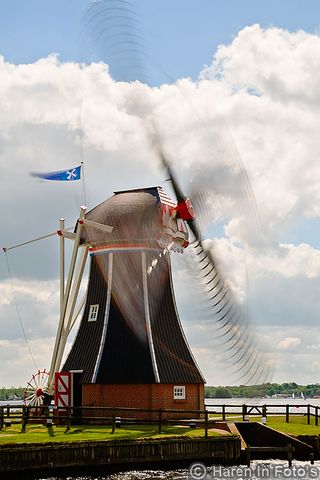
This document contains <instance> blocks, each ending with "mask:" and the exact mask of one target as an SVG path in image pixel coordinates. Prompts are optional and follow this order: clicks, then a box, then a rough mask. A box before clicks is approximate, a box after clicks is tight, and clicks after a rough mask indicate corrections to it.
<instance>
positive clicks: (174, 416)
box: [0, 405, 215, 437]
mask: <svg viewBox="0 0 320 480" xmlns="http://www.w3.org/2000/svg"><path fill="white" fill-rule="evenodd" d="M181 414H183V416H184V417H186V416H187V419H186V418H181ZM35 422H37V423H43V424H45V425H46V426H47V427H51V426H52V425H53V424H60V425H61V424H62V425H66V429H67V430H70V428H71V424H81V423H82V424H86V423H88V424H96V425H111V426H112V433H114V431H115V430H116V428H117V427H120V426H121V425H137V424H140V425H148V424H156V425H157V426H158V433H161V432H162V427H163V426H164V425H173V424H174V425H182V426H188V427H190V428H196V427H201V428H204V434H205V437H207V436H208V429H209V428H210V426H212V424H213V423H214V422H215V420H213V419H210V418H209V411H208V410H178V409H161V408H160V409H156V410H155V409H142V408H123V407H119V408H113V407H91V406H82V407H76V408H75V407H56V406H50V407H44V406H41V407H32V406H27V405H2V406H0V430H1V429H3V428H4V427H8V426H11V425H12V424H21V432H22V433H24V432H25V431H26V427H27V425H28V424H29V423H35Z"/></svg>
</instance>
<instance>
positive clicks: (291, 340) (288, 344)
mask: <svg viewBox="0 0 320 480" xmlns="http://www.w3.org/2000/svg"><path fill="white" fill-rule="evenodd" d="M298 345H301V340H300V338H297V337H286V338H284V339H283V340H281V342H279V343H278V347H279V348H281V349H282V350H288V349H292V348H295V347H298Z"/></svg>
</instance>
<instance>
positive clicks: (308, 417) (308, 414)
mask: <svg viewBox="0 0 320 480" xmlns="http://www.w3.org/2000/svg"><path fill="white" fill-rule="evenodd" d="M307 423H308V425H310V403H308V405H307Z"/></svg>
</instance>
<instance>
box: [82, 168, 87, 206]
mask: <svg viewBox="0 0 320 480" xmlns="http://www.w3.org/2000/svg"><path fill="white" fill-rule="evenodd" d="M81 170H82V172H81V173H82V188H83V198H84V205H87V203H88V202H87V192H86V183H85V180H84V162H83V160H82V161H81Z"/></svg>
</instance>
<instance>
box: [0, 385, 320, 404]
mask: <svg viewBox="0 0 320 480" xmlns="http://www.w3.org/2000/svg"><path fill="white" fill-rule="evenodd" d="M24 390H25V389H24V387H10V388H6V387H2V388H0V401H5V400H22V399H23V397H24ZM301 394H302V395H303V396H304V397H308V398H312V397H316V396H319V397H320V384H319V383H314V384H310V385H298V384H297V383H294V382H290V383H281V384H279V383H264V384H262V385H240V386H236V387H235V386H227V387H223V386H219V387H213V386H206V388H205V397H206V398H257V397H260V398H261V397H272V396H273V395H287V396H290V397H292V396H295V397H296V398H298V397H300V396H301Z"/></svg>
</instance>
